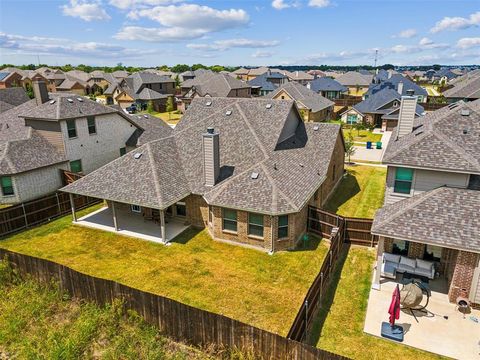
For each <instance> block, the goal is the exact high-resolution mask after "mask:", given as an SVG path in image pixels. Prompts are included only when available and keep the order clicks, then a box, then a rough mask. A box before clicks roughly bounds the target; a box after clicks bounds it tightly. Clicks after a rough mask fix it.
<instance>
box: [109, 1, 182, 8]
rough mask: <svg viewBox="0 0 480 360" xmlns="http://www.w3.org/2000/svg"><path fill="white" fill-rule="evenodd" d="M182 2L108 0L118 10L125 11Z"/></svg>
mask: <svg viewBox="0 0 480 360" xmlns="http://www.w3.org/2000/svg"><path fill="white" fill-rule="evenodd" d="M181 1H182V0H110V1H109V4H110V5H112V6H115V7H117V8H119V9H122V10H126V9H130V8H134V7H137V6H158V5H170V4H175V3H178V2H181Z"/></svg>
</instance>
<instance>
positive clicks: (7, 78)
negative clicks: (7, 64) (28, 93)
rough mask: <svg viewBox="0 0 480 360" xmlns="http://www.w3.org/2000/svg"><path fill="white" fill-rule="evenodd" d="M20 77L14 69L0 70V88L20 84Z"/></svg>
mask: <svg viewBox="0 0 480 360" xmlns="http://www.w3.org/2000/svg"><path fill="white" fill-rule="evenodd" d="M22 77H23V76H22V74H21V73H19V72H16V71H6V70H0V89H5V88H11V87H18V86H22Z"/></svg>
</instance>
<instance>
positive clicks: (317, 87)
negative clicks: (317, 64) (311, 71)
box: [310, 77, 348, 92]
mask: <svg viewBox="0 0 480 360" xmlns="http://www.w3.org/2000/svg"><path fill="white" fill-rule="evenodd" d="M310 89H311V90H313V91H315V92H320V91H340V92H347V91H348V88H347V87H346V86H343V85H342V84H340V83H339V82H338V81H336V80H334V79H332V78H329V77H321V78H316V79H314V80H312V81H311V82H310Z"/></svg>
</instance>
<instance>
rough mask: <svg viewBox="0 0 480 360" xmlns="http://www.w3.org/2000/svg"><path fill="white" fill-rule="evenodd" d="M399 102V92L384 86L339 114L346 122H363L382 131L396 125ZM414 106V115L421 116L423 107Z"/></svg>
mask: <svg viewBox="0 0 480 360" xmlns="http://www.w3.org/2000/svg"><path fill="white" fill-rule="evenodd" d="M410 95H411V96H412V95H413V94H410ZM415 98H416V97H415ZM400 104H401V96H400V94H399V93H398V92H397V91H395V90H392V89H390V88H385V89H383V90H380V91H378V92H376V93H374V94H373V95H371V96H368V97H367V99H365V100H363V101H362V102H360V103H358V104H356V105H354V106H353V107H352V108H351V109H348V110H346V111H344V112H343V113H341V114H340V116H341V119H342V121H343V122H344V123H346V124H350V125H352V124H357V123H363V124H367V125H372V126H376V127H381V128H382V130H383V131H390V130H392V129H393V128H394V127H395V126H397V123H398V117H399V115H400ZM415 106H416V108H415V116H416V117H418V116H421V115H422V114H423V112H424V109H423V107H422V106H420V105H418V104H415Z"/></svg>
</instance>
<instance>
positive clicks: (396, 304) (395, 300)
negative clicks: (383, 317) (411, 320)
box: [388, 284, 400, 327]
mask: <svg viewBox="0 0 480 360" xmlns="http://www.w3.org/2000/svg"><path fill="white" fill-rule="evenodd" d="M388 313H389V314H390V318H389V321H390V325H391V326H392V327H393V326H394V325H395V320H398V319H399V318H400V288H399V287H398V284H397V286H396V287H395V290H393V294H392V301H391V302H390V307H389V308H388Z"/></svg>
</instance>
